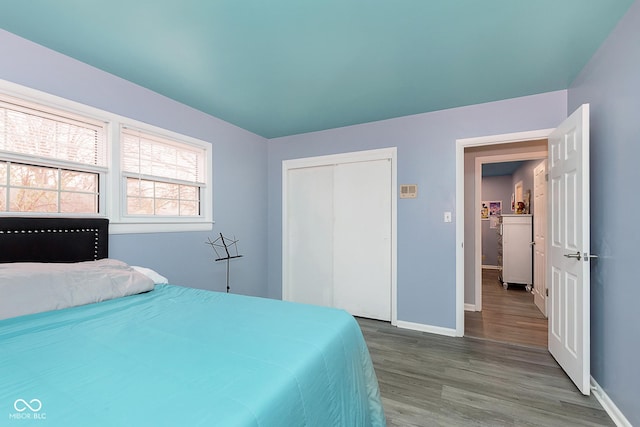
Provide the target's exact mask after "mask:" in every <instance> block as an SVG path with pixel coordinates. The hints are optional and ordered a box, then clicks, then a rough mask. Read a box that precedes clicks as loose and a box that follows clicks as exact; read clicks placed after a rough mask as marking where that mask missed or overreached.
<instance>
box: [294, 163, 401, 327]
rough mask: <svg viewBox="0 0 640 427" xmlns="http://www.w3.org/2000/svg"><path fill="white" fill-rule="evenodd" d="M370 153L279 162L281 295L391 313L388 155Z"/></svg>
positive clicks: (370, 313) (381, 315) (359, 312)
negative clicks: (281, 256) (281, 257)
mask: <svg viewBox="0 0 640 427" xmlns="http://www.w3.org/2000/svg"><path fill="white" fill-rule="evenodd" d="M376 151H377V150H376ZM365 153H366V152H365ZM354 154H355V153H354ZM378 154H380V153H378ZM370 157H371V156H366V155H365V156H364V157H363V158H362V159H360V160H358V159H359V157H358V156H346V157H345V156H344V155H342V156H339V157H338V158H332V157H331V156H326V157H320V158H309V159H296V160H291V161H285V162H284V164H283V299H285V300H288V301H294V302H301V303H307V304H316V305H324V306H328V307H336V308H341V309H344V310H346V311H348V312H349V313H351V314H353V315H355V316H362V317H368V318H373V319H380V320H386V321H389V320H391V297H392V295H391V294H392V211H393V209H392V193H393V191H392V190H393V185H392V182H393V180H392V163H393V162H392V159H391V158H389V157H385V156H382V158H376V156H374V157H373V158H370ZM377 157H380V156H377Z"/></svg>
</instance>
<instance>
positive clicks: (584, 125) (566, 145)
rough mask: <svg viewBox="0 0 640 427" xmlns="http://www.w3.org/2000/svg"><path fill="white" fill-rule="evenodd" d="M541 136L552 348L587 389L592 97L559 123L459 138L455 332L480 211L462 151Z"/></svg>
mask: <svg viewBox="0 0 640 427" xmlns="http://www.w3.org/2000/svg"><path fill="white" fill-rule="evenodd" d="M544 139H546V140H547V144H548V147H549V148H548V151H549V156H548V160H549V161H548V166H549V168H548V182H549V183H548V186H547V187H548V188H547V189H548V190H549V195H548V196H547V202H548V209H547V212H548V214H547V219H548V225H547V234H548V240H547V243H546V249H547V251H546V257H545V259H546V260H547V261H546V266H547V273H546V276H547V283H546V285H547V288H548V289H549V297H550V298H549V302H548V303H547V304H548V305H549V310H548V312H549V329H548V331H549V333H548V339H549V342H548V350H549V352H550V353H551V354H552V355H553V357H554V358H555V359H556V360H557V361H558V363H559V365H560V366H561V367H562V369H563V370H564V371H565V372H566V373H567V375H568V376H569V378H571V380H572V381H573V382H574V384H575V385H576V386H577V387H578V388H579V389H580V391H581V392H582V393H583V394H585V395H588V394H589V393H590V387H589V381H590V377H589V374H590V346H591V342H590V276H589V268H590V261H591V259H592V258H594V256H592V254H590V235H589V223H590V213H589V104H583V105H581V106H580V107H579V108H578V109H576V111H574V112H573V113H572V114H571V115H570V116H569V117H567V119H565V120H564V121H563V122H562V123H560V125H559V126H558V127H556V128H555V129H546V130H540V131H531V132H522V133H515V134H505V135H497V136H489V137H480V138H469V139H462V140H457V141H456V206H457V207H458V212H460V218H461V221H459V222H458V223H457V224H456V260H457V262H456V334H457V335H459V336H463V335H464V302H465V285H467V287H470V288H473V286H474V285H475V280H476V278H477V275H476V272H477V269H476V266H477V265H478V264H477V263H476V256H477V255H476V256H474V252H473V250H469V249H470V248H469V246H471V245H467V246H466V247H465V244H464V242H465V241H467V242H473V241H474V240H473V237H474V235H475V234H476V232H477V227H476V226H475V223H474V218H479V217H480V215H479V214H478V212H477V211H476V210H477V208H478V205H477V204H476V202H477V201H476V200H475V198H474V197H473V196H472V194H474V193H471V190H469V189H470V188H473V187H474V185H475V183H476V181H477V180H476V175H475V174H474V173H472V172H469V171H468V169H472V167H471V166H468V165H469V164H470V163H471V162H465V153H466V151H467V150H468V149H472V148H474V147H478V148H481V147H485V148H486V146H489V145H501V144H504V145H502V146H503V147H506V146H507V144H512V143H516V145H517V146H518V147H521V145H520V144H524V142H526V141H532V140H544ZM517 143H520V144H517ZM474 195H475V194H474ZM476 242H477V240H476ZM471 249H473V248H471ZM466 252H469V254H466ZM465 255H467V256H465ZM467 273H468V275H467ZM466 276H470V278H468V277H466ZM467 279H469V280H467ZM466 297H469V298H472V296H471V295H467V296H466Z"/></svg>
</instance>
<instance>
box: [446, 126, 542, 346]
mask: <svg viewBox="0 0 640 427" xmlns="http://www.w3.org/2000/svg"><path fill="white" fill-rule="evenodd" d="M553 130H554V128H549V129H539V130H532V131H525V132H515V133H507V134H500V135H490V136H481V137H475V138H463V139H457V140H456V212H457V221H456V336H459V337H462V336H464V272H465V265H464V264H465V259H464V224H465V215H464V207H465V206H464V150H465V148H471V147H481V146H486V145H499V144H508V143H513V142H526V141H532V140H538V139H546V138H548V136H549V135H550V134H551V132H552V131H553ZM476 175H477V171H476V173H475V174H474V179H475V183H474V184H475V185H477V183H478V180H477V178H476ZM475 197H476V195H475V193H474V198H475ZM477 217H478V221H479V217H480V216H479V215H477ZM475 222H476V221H474V224H475ZM478 228H479V227H475V233H476V234H477V232H478ZM474 240H477V237H476V239H474ZM470 243H471V242H469V244H470ZM475 244H476V242H474V245H475ZM474 250H475V251H476V253H475V254H474V255H475V257H474V266H475V265H477V263H478V255H477V248H475V249H474ZM480 252H481V251H480ZM479 260H480V269H481V268H482V258H481V256H480V258H479ZM477 272H478V271H477V268H475V269H474V276H476V277H475V279H476V280H474V283H477ZM480 273H482V271H480Z"/></svg>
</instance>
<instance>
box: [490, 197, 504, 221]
mask: <svg viewBox="0 0 640 427" xmlns="http://www.w3.org/2000/svg"><path fill="white" fill-rule="evenodd" d="M500 215H502V200H496V201H493V202H489V217H492V216H495V217H498V216H500Z"/></svg>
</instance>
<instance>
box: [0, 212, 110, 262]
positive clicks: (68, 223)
mask: <svg viewBox="0 0 640 427" xmlns="http://www.w3.org/2000/svg"><path fill="white" fill-rule="evenodd" d="M108 256H109V220H108V219H101V218H33V217H0V263H6V262H79V261H92V260H97V259H102V258H107V257H108Z"/></svg>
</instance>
